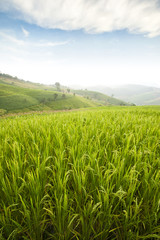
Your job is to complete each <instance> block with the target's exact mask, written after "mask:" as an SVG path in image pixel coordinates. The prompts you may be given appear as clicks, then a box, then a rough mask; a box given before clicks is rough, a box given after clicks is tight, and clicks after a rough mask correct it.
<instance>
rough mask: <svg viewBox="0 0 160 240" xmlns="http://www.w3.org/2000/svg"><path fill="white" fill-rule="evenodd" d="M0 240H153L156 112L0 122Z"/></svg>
mask: <svg viewBox="0 0 160 240" xmlns="http://www.w3.org/2000/svg"><path fill="white" fill-rule="evenodd" d="M0 186H1V187H0V196H1V197H0V239H1V240H6V239H8V240H14V239H15V240H21V239H24V240H42V239H46V240H49V239H56V240H57V239H59V240H70V239H75V240H77V239H80V240H81V239H82V240H89V239H91V240H93V239H97V240H99V239H100V240H114V239H118V240H130V239H131V240H132V239H133V240H138V239H154V240H155V239H160V107H159V106H157V107H153V106H152V107H106V108H98V109H92V110H88V111H78V112H68V113H55V114H43V115H36V114H35V115H34V114H33V115H30V116H17V117H10V118H6V119H4V118H3V119H2V118H1V119H0Z"/></svg>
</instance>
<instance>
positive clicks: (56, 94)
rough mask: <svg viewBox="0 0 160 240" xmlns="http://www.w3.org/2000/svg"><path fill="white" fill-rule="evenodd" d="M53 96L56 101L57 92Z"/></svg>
mask: <svg viewBox="0 0 160 240" xmlns="http://www.w3.org/2000/svg"><path fill="white" fill-rule="evenodd" d="M53 96H54V101H56V99H57V97H58V94H57V93H54V94H53Z"/></svg>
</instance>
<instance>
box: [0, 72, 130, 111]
mask: <svg viewBox="0 0 160 240" xmlns="http://www.w3.org/2000/svg"><path fill="white" fill-rule="evenodd" d="M57 90H59V91H57ZM104 105H107V106H109V105H121V106H126V105H128V104H127V103H126V102H124V101H122V100H118V99H116V98H113V97H109V96H107V95H105V94H102V93H98V92H94V91H87V90H70V89H67V87H64V86H60V87H59V88H58V87H56V86H55V85H53V86H52V85H48V86H47V85H43V84H37V83H32V82H29V81H24V80H20V79H18V78H17V77H12V76H10V75H6V74H0V115H3V114H4V113H13V112H15V113H17V112H29V111H50V110H65V109H78V108H88V107H97V106H104Z"/></svg>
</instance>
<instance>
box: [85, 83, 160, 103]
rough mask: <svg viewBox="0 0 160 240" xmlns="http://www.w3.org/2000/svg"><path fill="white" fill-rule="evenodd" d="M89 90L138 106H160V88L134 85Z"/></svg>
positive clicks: (99, 87)
mask: <svg viewBox="0 0 160 240" xmlns="http://www.w3.org/2000/svg"><path fill="white" fill-rule="evenodd" d="M89 89H90V90H95V91H98V92H101V93H104V94H108V95H110V96H114V97H116V98H118V99H121V100H123V101H127V102H130V103H135V104H136V105H160V88H155V87H148V86H143V85H134V84H132V85H122V86H117V87H114V88H109V87H104V86H103V87H102V86H97V87H90V88H89Z"/></svg>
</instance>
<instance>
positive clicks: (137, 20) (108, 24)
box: [0, 0, 160, 37]
mask: <svg viewBox="0 0 160 240" xmlns="http://www.w3.org/2000/svg"><path fill="white" fill-rule="evenodd" d="M0 7H1V9H3V10H6V9H8V10H13V9H14V10H16V11H17V12H18V13H19V17H21V18H24V19H25V20H27V21H28V22H31V23H35V24H38V25H39V26H42V27H47V28H60V29H64V30H74V29H82V28H83V29H84V30H85V31H88V32H95V33H101V32H107V31H113V30H120V29H128V30H129V31H131V32H136V33H143V34H145V35H147V36H149V37H154V36H157V35H160V7H159V0H45V1H44V0H38V1H37V0H27V1H22V0H5V1H3V0H0Z"/></svg>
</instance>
